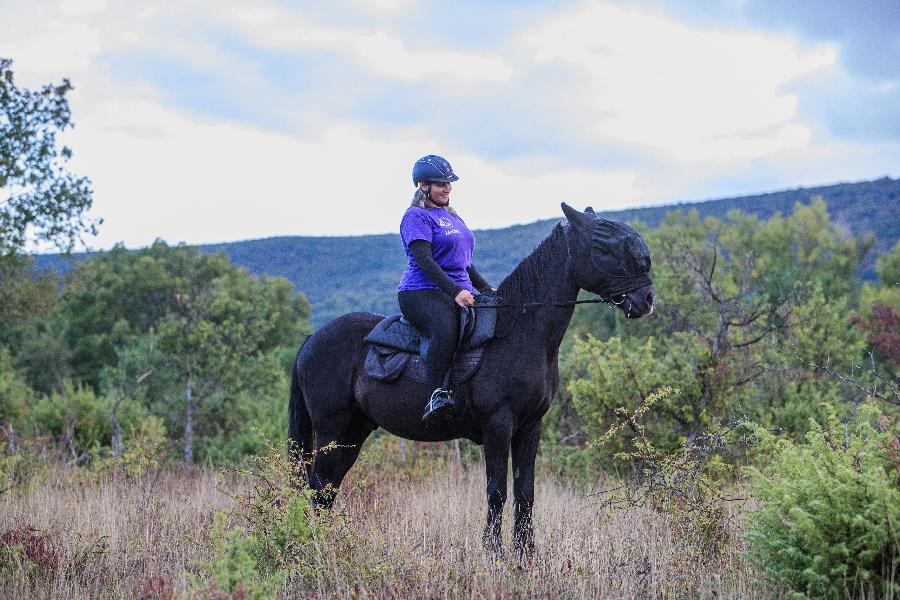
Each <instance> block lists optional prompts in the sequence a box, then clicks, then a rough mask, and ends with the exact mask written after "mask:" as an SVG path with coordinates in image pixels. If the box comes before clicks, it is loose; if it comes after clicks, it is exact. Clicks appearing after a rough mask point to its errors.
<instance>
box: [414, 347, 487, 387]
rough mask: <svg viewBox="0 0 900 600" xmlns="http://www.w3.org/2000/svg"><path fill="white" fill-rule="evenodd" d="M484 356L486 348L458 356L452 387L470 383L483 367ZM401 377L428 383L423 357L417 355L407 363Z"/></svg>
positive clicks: (451, 376) (453, 372) (451, 380)
mask: <svg viewBox="0 0 900 600" xmlns="http://www.w3.org/2000/svg"><path fill="white" fill-rule="evenodd" d="M482 354H484V348H476V349H475V350H470V351H468V352H466V353H465V354H463V355H461V356H458V357H457V358H456V360H455V361H454V362H453V370H451V371H450V385H458V384H460V383H463V382H464V381H468V380H469V379H470V378H471V377H472V375H474V374H475V372H476V371H477V370H478V367H480V366H481V355H482ZM401 376H402V377H403V378H405V379H411V380H412V381H418V382H419V383H427V379H426V377H425V361H423V360H422V357H421V356H418V355H415V356H412V357H411V358H410V359H409V362H408V363H406V368H405V369H403V373H402V374H401Z"/></svg>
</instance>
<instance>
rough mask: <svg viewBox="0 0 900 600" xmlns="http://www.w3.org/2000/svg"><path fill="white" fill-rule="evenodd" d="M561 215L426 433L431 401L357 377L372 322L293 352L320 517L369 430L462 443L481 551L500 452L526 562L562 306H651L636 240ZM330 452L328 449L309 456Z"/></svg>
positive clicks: (498, 479) (589, 213) (324, 331)
mask: <svg viewBox="0 0 900 600" xmlns="http://www.w3.org/2000/svg"><path fill="white" fill-rule="evenodd" d="M562 208H563V212H564V213H565V215H566V217H567V219H568V221H569V222H568V224H565V225H564V224H558V225H556V227H555V228H554V229H553V231H552V232H551V233H550V235H549V236H548V237H547V238H546V239H545V240H544V241H543V242H541V244H540V245H539V246H538V247H537V248H536V249H535V250H534V251H533V252H532V253H531V255H529V256H528V257H527V258H525V259H524V260H523V261H522V262H521V263H519V265H518V266H517V267H516V269H515V270H514V271H513V272H512V274H511V275H510V276H509V277H507V278H506V279H504V280H503V282H502V283H501V284H500V287H499V288H498V294H499V296H500V297H501V298H502V302H503V303H504V304H505V305H510V304H512V305H515V304H520V305H521V304H525V303H541V304H540V305H539V306H532V307H529V308H528V309H527V310H525V311H523V309H522V308H520V307H515V306H513V307H506V308H497V309H488V310H499V311H500V314H499V315H498V318H497V338H496V339H494V340H492V341H491V342H489V344H488V346H487V347H486V348H485V351H484V355H483V362H482V365H481V367H480V369H479V370H478V371H477V372H476V373H475V375H474V376H473V377H472V378H471V379H469V380H468V381H466V382H465V383H463V384H461V385H460V386H457V387H456V389H454V394H455V396H456V397H457V399H458V402H459V401H460V400H461V404H462V405H463V408H462V411H461V414H460V416H459V418H457V419H455V420H451V421H447V422H444V423H440V424H435V425H431V426H428V427H426V426H424V425H423V424H422V420H421V418H422V410H423V408H424V406H425V403H426V401H427V398H428V395H429V393H430V392H431V390H428V389H425V385H424V384H422V383H418V382H414V381H410V380H406V379H402V378H401V379H400V380H398V381H396V382H394V383H384V382H381V381H376V380H374V379H371V378H369V377H368V376H366V375H365V373H364V372H363V363H364V361H365V358H366V351H367V346H368V344H366V343H364V342H363V338H364V337H365V336H366V334H368V333H369V331H371V329H372V328H373V327H374V326H375V324H376V323H378V321H379V320H381V318H382V317H381V316H380V315H376V314H372V313H351V314H348V315H344V316H341V317H338V318H337V319H334V320H333V321H331V322H330V323H328V324H327V325H325V326H324V327H322V328H321V329H319V330H318V331H316V332H315V333H314V334H313V335H312V336H311V337H310V338H309V339H307V340H306V342H304V344H303V345H302V346H301V347H300V351H299V352H298V354H297V360H296V362H295V364H294V369H293V373H292V381H291V397H290V437H291V440H292V443H293V444H294V447H295V450H296V451H298V453H299V458H300V459H302V460H305V461H306V465H307V466H306V469H307V479H308V481H309V483H310V485H311V486H312V487H313V488H314V489H315V490H316V491H317V498H318V500H319V501H320V502H321V503H322V504H325V505H329V506H330V504H331V503H332V501H333V500H334V494H335V493H336V491H337V488H338V487H339V486H340V485H341V481H342V480H343V478H344V475H346V474H347V471H349V470H350V467H351V466H353V463H354V462H355V461H356V458H357V456H358V455H359V451H360V447H361V446H362V443H363V442H364V441H365V439H366V438H367V437H368V436H369V434H370V433H372V432H373V431H374V430H375V429H376V428H378V427H383V428H384V429H386V430H387V431H389V432H391V433H393V434H395V435H398V436H401V437H405V438H407V439H412V440H421V441H445V440H452V439H456V438H467V439H470V440H472V441H473V442H475V443H476V444H479V445H483V446H484V461H485V466H486V471H487V503H488V511H487V526H486V527H485V530H484V542H485V545H486V546H487V547H488V548H492V549H494V550H500V548H501V545H500V526H501V520H502V515H503V505H504V504H505V503H506V493H507V492H506V490H507V463H508V462H509V456H510V452H511V453H512V468H513V493H514V498H515V527H514V536H513V537H514V543H515V548H516V550H517V551H518V552H519V553H520V554H523V555H526V556H530V555H531V554H532V553H533V551H534V534H533V527H532V518H531V513H532V506H533V503H534V462H535V455H536V454H537V449H538V444H539V439H540V432H541V418H542V417H543V416H544V413H546V412H547V409H548V408H549V406H550V402H551V400H552V399H553V396H554V395H555V394H556V390H557V387H558V386H559V367H558V365H557V356H558V354H559V345H560V343H561V342H562V339H563V334H564V333H565V331H566V328H567V327H568V325H569V321H570V320H571V317H572V312H573V310H574V306H573V302H572V301H574V300H575V299H576V297H577V296H578V291H579V289H585V290H587V291H589V292H593V293H596V294H599V295H600V296H601V297H603V298H605V299H608V300H610V301H612V302H613V303H614V304H615V305H616V306H618V307H619V308H620V309H621V310H622V311H623V312H624V313H625V316H626V317H628V318H638V317H641V316H643V315H646V314H648V313H649V312H651V311H652V310H653V301H654V291H653V285H652V282H651V281H650V277H649V271H650V252H649V249H648V248H647V245H646V243H644V240H643V239H642V238H641V236H640V235H639V234H638V233H637V232H635V231H634V230H633V229H632V228H630V227H629V226H627V225H625V224H623V223H618V222H615V221H608V220H606V219H602V218H601V217H599V216H597V215H595V214H594V212H593V210H591V209H590V208H588V209H587V210H586V211H585V212H583V213H582V212H580V211H577V210H575V209H573V208H571V207H569V206H567V205H566V204H563V205H562ZM332 443H334V444H335V445H336V446H335V447H333V449H331V450H329V451H326V452H316V451H317V450H318V449H321V448H323V447H325V446H327V445H329V444H332Z"/></svg>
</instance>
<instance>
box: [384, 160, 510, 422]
mask: <svg viewBox="0 0 900 600" xmlns="http://www.w3.org/2000/svg"><path fill="white" fill-rule="evenodd" d="M412 179H413V185H415V186H416V192H415V194H414V195H413V199H412V203H411V205H410V207H409V208H407V209H406V212H405V213H404V214H403V219H402V220H401V221H400V237H401V238H403V248H404V249H405V250H406V256H407V258H408V260H409V262H408V264H407V267H406V271H404V272H403V278H402V279H401V280H400V285H399V286H398V287H397V290H398V293H397V298H398V300H399V302H400V311H401V312H402V313H403V316H404V317H406V320H407V321H409V322H410V323H412V324H413V325H415V326H416V328H417V329H418V330H419V331H421V332H422V333H423V334H424V335H425V337H427V338H428V340H429V343H428V344H426V345H425V352H424V354H423V356H422V359H423V361H424V362H425V374H426V378H427V380H428V386H429V387H428V389H431V390H434V392H432V394H431V398H430V400H429V401H428V405H427V406H426V407H425V414H424V415H423V416H422V420H423V421H425V422H426V423H427V422H430V421H433V420H434V418H435V417H437V416H439V415H446V414H448V413H451V412H453V407H454V405H455V402H454V400H453V396H452V395H451V393H450V390H448V389H444V388H443V387H442V384H443V380H444V375H445V374H446V373H447V371H448V370H449V369H450V362H451V360H452V359H453V352H454V350H455V349H456V341H457V335H458V330H459V314H458V312H459V309H458V308H457V307H465V306H472V305H474V304H475V298H474V297H473V294H474V293H475V291H476V290H478V291H479V292H486V291H490V290H492V289H493V288H491V286H490V285H488V283H487V282H486V281H485V280H484V278H483V277H481V275H479V273H478V271H476V270H475V267H474V266H473V265H472V250H473V249H474V247H475V236H473V235H472V232H471V231H469V228H468V227H466V224H465V222H463V220H462V219H461V218H460V216H459V215H458V214H457V213H456V211H455V210H453V209H452V208H451V207H450V190H451V189H453V186H452V182H454V181H456V180H458V179H459V177H457V176H456V174H455V173H454V172H453V169H452V168H451V167H450V163H449V162H447V160H446V159H444V158H441V157H440V156H435V155H433V154H429V155H427V156H423V157H422V158H420V159H419V160H417V161H416V163H415V164H414V165H413V171H412Z"/></svg>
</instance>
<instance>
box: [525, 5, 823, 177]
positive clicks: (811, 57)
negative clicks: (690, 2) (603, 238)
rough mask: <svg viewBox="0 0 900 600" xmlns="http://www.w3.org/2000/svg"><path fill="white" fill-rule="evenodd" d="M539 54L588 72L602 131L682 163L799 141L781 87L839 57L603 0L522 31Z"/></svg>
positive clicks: (802, 139)
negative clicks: (681, 21)
mask: <svg viewBox="0 0 900 600" xmlns="http://www.w3.org/2000/svg"><path fill="white" fill-rule="evenodd" d="M523 40H524V41H525V43H526V44H527V45H528V47H530V48H531V49H532V52H533V57H534V59H535V60H536V61H538V62H543V63H547V62H552V61H558V62H560V63H563V64H568V65H571V66H573V67H575V68H576V69H577V70H578V71H579V72H580V73H582V74H583V76H584V77H585V81H584V89H583V90H581V96H580V98H579V99H578V100H577V102H578V103H579V104H581V105H582V106H583V108H586V109H588V111H589V112H588V114H590V115H591V116H593V123H591V124H589V125H588V126H589V127H594V128H595V131H596V133H597V135H598V136H601V137H603V138H606V139H612V140H618V141H622V142H626V143H629V144H634V145H637V146H643V147H646V148H649V149H652V150H654V151H657V152H661V153H663V154H664V155H665V156H667V157H670V158H672V159H675V160H677V161H683V162H686V163H693V162H701V161H707V160H714V161H721V160H726V161H727V160H734V159H747V158H754V157H758V156H762V155H765V154H770V153H773V152H777V151H778V150H780V149H785V148H789V147H793V146H796V145H797V144H800V145H803V144H805V143H806V142H807V140H808V135H805V134H803V135H801V132H802V127H803V125H802V124H799V123H794V122H792V119H794V116H795V114H796V112H797V98H796V97H795V96H792V95H790V94H786V93H785V92H784V91H783V90H782V86H783V85H784V84H785V83H787V82H789V81H791V80H793V79H795V78H797V77H799V76H801V75H804V74H807V73H810V72H812V71H814V70H816V69H819V68H822V67H826V66H829V65H832V64H834V62H835V60H836V51H835V50H834V49H833V48H830V47H824V46H823V47H818V48H816V49H814V50H810V51H803V50H800V49H798V48H797V47H796V46H795V45H794V44H792V43H790V42H789V41H787V40H784V39H779V38H774V37H768V36H763V35H761V34H750V33H741V32H727V33H726V32H717V31H707V30H701V29H697V28H691V27H688V26H685V25H682V24H679V23H677V22H675V21H672V20H670V19H668V18H665V17H662V16H658V15H654V14H649V13H646V12H639V11H637V10H634V9H628V8H624V7H621V6H618V5H615V4H612V3H606V2H587V3H585V4H584V5H582V6H581V7H580V8H578V9H577V10H575V11H573V12H571V13H569V14H565V15H563V16H560V17H559V18H557V19H556V20H554V21H552V22H550V23H548V24H546V25H545V26H542V27H540V28H539V29H537V30H534V31H531V32H528V33H526V34H524V35H523Z"/></svg>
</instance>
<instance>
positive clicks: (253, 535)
mask: <svg viewBox="0 0 900 600" xmlns="http://www.w3.org/2000/svg"><path fill="white" fill-rule="evenodd" d="M282 447H283V445H279V446H278V447H276V446H274V445H272V444H271V443H269V444H268V445H267V448H268V454H266V455H265V456H260V457H255V458H252V459H250V464H249V466H248V467H247V468H245V469H241V470H239V471H238V474H239V475H240V476H241V477H242V478H248V479H249V480H250V482H251V484H252V487H251V488H250V491H249V492H246V493H244V494H241V495H240V496H236V497H235V500H236V508H235V510H234V512H233V513H232V514H230V515H227V514H225V513H220V514H219V515H218V516H217V517H216V524H215V527H214V528H213V531H212V534H211V537H212V543H213V547H214V550H215V552H214V558H213V560H212V561H210V562H209V563H206V564H204V565H202V568H203V571H204V573H205V578H204V579H203V580H201V582H199V583H200V585H202V586H204V588H205V589H206V590H219V591H224V592H226V593H227V594H229V595H231V594H236V593H237V592H238V590H243V591H242V593H243V594H244V595H245V596H244V597H248V595H249V597H252V598H256V597H272V596H274V594H275V591H276V590H278V589H279V588H280V587H281V586H282V585H283V584H284V583H286V582H287V581H289V580H290V581H291V582H293V584H294V585H301V586H302V584H303V582H304V581H307V580H318V579H321V578H323V577H328V574H327V573H323V572H322V571H321V568H320V567H321V565H322V564H324V563H325V562H326V561H325V560H324V559H323V556H322V552H323V546H324V545H323V544H322V543H321V541H322V540H325V539H327V540H328V546H329V547H333V549H336V550H337V552H336V553H335V555H330V556H329V557H328V563H329V564H332V565H336V566H337V567H339V568H341V569H345V570H346V572H351V571H352V570H354V569H356V568H357V566H356V565H357V562H356V560H355V552H356V550H355V548H356V544H355V543H354V541H353V536H352V534H351V533H350V530H349V529H348V528H347V527H346V523H345V519H344V517H343V516H341V515H339V514H336V513H333V512H329V511H323V510H320V509H318V508H316V506H315V505H314V503H313V492H312V490H310V489H309V488H303V489H298V488H297V487H295V485H293V484H295V483H296V481H297V480H296V479H295V478H296V477H298V476H299V474H298V473H297V465H294V464H291V462H290V461H289V460H288V458H287V456H286V453H285V452H284V450H283V449H282ZM332 450H333V448H328V449H325V450H324V451H332ZM223 482H224V478H223ZM235 519H237V520H238V522H240V523H243V524H244V525H235V526H233V527H230V528H229V527H228V526H227V523H228V522H229V521H233V520H235Z"/></svg>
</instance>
